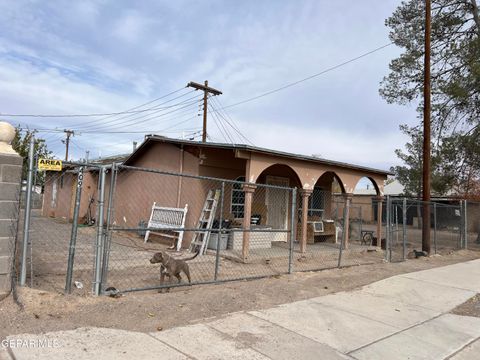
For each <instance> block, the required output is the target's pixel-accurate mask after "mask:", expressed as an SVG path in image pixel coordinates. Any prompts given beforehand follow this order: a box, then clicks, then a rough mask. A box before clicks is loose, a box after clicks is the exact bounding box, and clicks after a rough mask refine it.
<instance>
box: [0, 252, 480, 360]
mask: <svg viewBox="0 0 480 360" xmlns="http://www.w3.org/2000/svg"><path fill="white" fill-rule="evenodd" d="M477 293H480V260H474V261H469V262H465V263H460V264H455V265H449V266H445V267H441V268H435V269H431V270H425V271H420V272H415V273H409V274H403V275H398V276H394V277H391V278H388V279H384V280H382V281H379V282H376V283H372V284H370V285H368V286H365V287H363V288H362V289H359V290H356V291H350V292H341V293H336V294H331V295H327V296H322V297H318V298H313V299H309V300H305V301H297V302H293V303H289V304H284V305H280V306H276V307H273V308H270V309H266V310H262V311H250V312H238V313H233V314H229V315H228V316H225V317H222V318H215V319H205V320H203V321H201V322H199V323H196V324H192V325H189V326H183V327H177V328H173V329H169V330H165V331H159V332H155V333H149V334H145V333H136V332H129V331H122V330H115V329H102V328H79V329H76V330H71V331H60V332H52V333H46V334H40V335H38V334H37V335H32V334H24V335H15V336H11V337H9V338H8V339H7V341H6V342H4V344H2V345H4V349H3V350H2V351H3V352H0V358H2V356H3V357H4V358H6V359H10V358H13V359H49V360H54V359H66V358H76V359H90V358H99V359H131V358H135V359H152V358H158V359H295V358H297V359H326V360H328V359H358V360H360V359H369V360H370V359H435V360H436V359H445V358H447V357H449V358H451V359H455V360H465V359H478V358H479V357H480V355H479V354H480V318H477V317H469V316H459V315H453V314H450V313H449V312H450V311H451V310H452V309H453V308H455V307H456V306H458V305H460V304H462V303H464V302H465V301H466V300H468V299H469V298H471V297H472V296H474V295H476V294H477ZM245 301H248V299H245Z"/></svg>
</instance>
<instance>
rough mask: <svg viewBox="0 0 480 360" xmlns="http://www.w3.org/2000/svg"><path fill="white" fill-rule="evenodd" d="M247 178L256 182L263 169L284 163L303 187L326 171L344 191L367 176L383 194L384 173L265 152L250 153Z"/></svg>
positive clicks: (348, 191)
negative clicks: (334, 177)
mask: <svg viewBox="0 0 480 360" xmlns="http://www.w3.org/2000/svg"><path fill="white" fill-rule="evenodd" d="M248 161H249V164H248V171H247V172H248V174H247V175H248V179H249V181H250V182H256V180H257V178H258V176H260V174H261V173H262V172H263V170H265V169H267V168H268V167H270V166H272V165H273V164H279V163H280V164H284V165H287V166H289V167H291V168H292V169H293V170H294V171H295V172H296V174H297V175H298V177H299V179H300V181H301V183H302V187H303V188H304V189H310V190H311V189H313V187H314V186H315V184H316V183H317V181H318V179H320V177H321V176H322V175H323V174H325V173H327V172H333V173H335V174H336V175H337V176H338V178H339V179H340V181H341V184H342V186H343V188H344V191H345V192H346V193H353V190H354V189H355V186H356V185H357V183H358V182H359V181H360V179H361V178H362V177H369V178H370V179H371V180H372V182H373V183H374V184H375V185H376V186H377V187H378V189H379V192H380V194H383V187H384V181H385V180H386V178H387V177H386V175H381V174H377V173H374V172H370V171H367V170H354V169H348V168H343V167H341V166H333V165H325V164H319V163H313V162H310V161H306V160H297V159H288V158H279V157H276V156H272V155H267V154H257V153H252V154H251V155H250V159H249V160H248Z"/></svg>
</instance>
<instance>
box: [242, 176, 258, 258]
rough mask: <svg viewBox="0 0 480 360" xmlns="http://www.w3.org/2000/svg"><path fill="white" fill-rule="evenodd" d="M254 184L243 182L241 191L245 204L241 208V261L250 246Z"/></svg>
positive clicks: (246, 256)
mask: <svg viewBox="0 0 480 360" xmlns="http://www.w3.org/2000/svg"><path fill="white" fill-rule="evenodd" d="M256 188H257V186H256V185H253V184H244V185H243V191H244V192H245V204H244V210H243V230H244V231H243V243H242V257H243V261H246V260H247V258H248V251H249V248H250V231H249V230H250V221H251V217H252V198H253V193H254V192H255V189H256Z"/></svg>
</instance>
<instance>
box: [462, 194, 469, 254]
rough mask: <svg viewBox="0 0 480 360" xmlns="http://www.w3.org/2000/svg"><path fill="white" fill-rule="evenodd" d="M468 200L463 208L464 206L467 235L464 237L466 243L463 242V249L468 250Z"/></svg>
mask: <svg viewBox="0 0 480 360" xmlns="http://www.w3.org/2000/svg"><path fill="white" fill-rule="evenodd" d="M467 205H468V203H467V200H463V206H464V208H465V209H464V211H463V218H464V220H463V233H464V234H465V237H464V239H465V240H464V242H463V248H464V249H467V248H468V211H467Z"/></svg>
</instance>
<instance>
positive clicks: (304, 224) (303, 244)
mask: <svg viewBox="0 0 480 360" xmlns="http://www.w3.org/2000/svg"><path fill="white" fill-rule="evenodd" d="M301 194H302V240H301V242H300V252H301V253H302V254H303V253H305V250H306V249H307V220H308V199H309V198H310V195H311V194H312V190H308V189H303V190H301Z"/></svg>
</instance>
